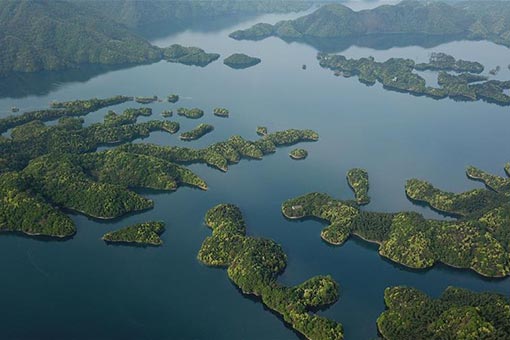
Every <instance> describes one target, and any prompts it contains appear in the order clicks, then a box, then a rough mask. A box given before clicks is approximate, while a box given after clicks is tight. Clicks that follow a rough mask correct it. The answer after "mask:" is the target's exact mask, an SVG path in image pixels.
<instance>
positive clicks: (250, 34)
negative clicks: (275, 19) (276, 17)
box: [228, 23, 275, 40]
mask: <svg viewBox="0 0 510 340" xmlns="http://www.w3.org/2000/svg"><path fill="white" fill-rule="evenodd" d="M274 34H275V29H274V27H273V25H270V24H264V23H259V24H255V25H253V26H252V27H250V28H248V29H245V30H238V31H235V32H232V33H230V34H229V35H228V36H229V37H231V38H232V39H236V40H262V39H265V38H267V37H270V36H272V35H274Z"/></svg>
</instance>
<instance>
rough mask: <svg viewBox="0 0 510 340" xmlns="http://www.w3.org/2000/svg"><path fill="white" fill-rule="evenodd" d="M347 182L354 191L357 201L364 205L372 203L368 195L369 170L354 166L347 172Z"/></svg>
mask: <svg viewBox="0 0 510 340" xmlns="http://www.w3.org/2000/svg"><path fill="white" fill-rule="evenodd" d="M347 183H349V186H350V187H351V189H352V191H354V195H355V196H356V203H358V204H360V205H363V204H368V203H370V196H368V172H367V171H366V170H365V169H360V168H354V169H351V170H349V171H348V172H347Z"/></svg>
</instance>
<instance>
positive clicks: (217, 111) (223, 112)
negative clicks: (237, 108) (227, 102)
mask: <svg viewBox="0 0 510 340" xmlns="http://www.w3.org/2000/svg"><path fill="white" fill-rule="evenodd" d="M213 114H214V115H215V116H218V117H228V115H229V111H228V109H225V108H223V107H216V108H214V110H213Z"/></svg>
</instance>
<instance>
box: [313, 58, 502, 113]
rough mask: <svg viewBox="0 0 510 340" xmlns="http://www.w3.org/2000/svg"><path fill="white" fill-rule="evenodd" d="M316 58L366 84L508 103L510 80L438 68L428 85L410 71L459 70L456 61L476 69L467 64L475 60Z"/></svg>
mask: <svg viewBox="0 0 510 340" xmlns="http://www.w3.org/2000/svg"><path fill="white" fill-rule="evenodd" d="M443 58H445V59H450V58H446V57H443ZM317 59H318V60H319V62H320V65H321V66H322V67H324V68H328V69H331V70H333V71H335V74H337V75H343V76H344V77H352V76H357V77H358V80H359V81H360V82H362V83H364V84H366V85H374V84H375V83H376V82H379V83H381V84H382V85H383V87H384V88H385V89H388V90H392V91H397V92H404V93H410V94H413V95H418V96H427V97H431V98H434V99H441V98H446V97H449V98H452V99H454V100H458V101H476V100H484V101H486V102H489V103H495V104H498V105H510V96H509V95H507V94H506V93H505V91H506V90H508V89H510V81H500V80H487V77H484V76H482V75H478V74H472V73H460V74H455V75H454V74H449V73H446V72H444V71H441V72H440V73H439V75H438V84H439V87H431V86H427V85H426V83H425V79H424V78H423V77H421V76H420V75H419V74H417V73H414V72H413V71H414V70H415V69H418V70H419V69H424V68H428V69H431V68H436V69H439V68H440V67H441V69H442V70H448V71H456V70H457V71H458V70H459V68H460V67H461V66H459V65H464V66H462V68H465V69H474V70H475V71H477V67H475V66H469V67H468V66H466V65H472V64H476V63H474V62H469V61H464V60H455V59H454V60H455V61H454V62H453V63H452V62H450V63H449V64H448V63H441V66H439V64H438V62H437V58H435V57H432V58H431V61H430V62H429V63H428V64H415V62H414V61H413V60H411V59H402V58H391V59H388V60H386V61H384V62H377V61H375V59H374V58H373V57H369V58H360V59H347V58H346V57H344V56H342V55H332V54H324V53H319V54H318V56H317ZM450 60H451V59H450ZM447 65H449V66H447Z"/></svg>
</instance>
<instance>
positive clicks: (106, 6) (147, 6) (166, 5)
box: [69, 0, 312, 28]
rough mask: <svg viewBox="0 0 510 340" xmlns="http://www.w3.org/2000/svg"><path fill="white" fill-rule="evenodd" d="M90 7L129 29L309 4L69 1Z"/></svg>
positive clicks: (294, 0) (291, 0)
mask: <svg viewBox="0 0 510 340" xmlns="http://www.w3.org/2000/svg"><path fill="white" fill-rule="evenodd" d="M69 1H75V2H77V3H80V4H81V5H84V6H89V7H91V8H94V9H96V10H99V11H101V13H102V14H103V15H105V16H107V17H109V18H111V19H112V20H114V21H116V22H118V23H121V24H123V25H126V26H128V27H131V28H142V27H144V26H147V25H152V24H156V23H164V22H168V23H172V24H176V23H185V22H186V21H189V20H193V19H197V18H207V19H211V18H214V17H220V16H226V15H238V14H243V15H247V14H259V13H276V12H283V13H286V12H291V11H302V10H306V9H308V8H310V7H311V4H312V2H311V1H302V0H191V1H190V0H109V1H83V0H69Z"/></svg>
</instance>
